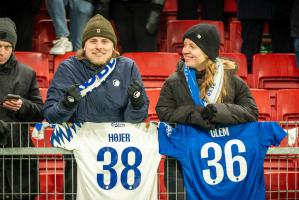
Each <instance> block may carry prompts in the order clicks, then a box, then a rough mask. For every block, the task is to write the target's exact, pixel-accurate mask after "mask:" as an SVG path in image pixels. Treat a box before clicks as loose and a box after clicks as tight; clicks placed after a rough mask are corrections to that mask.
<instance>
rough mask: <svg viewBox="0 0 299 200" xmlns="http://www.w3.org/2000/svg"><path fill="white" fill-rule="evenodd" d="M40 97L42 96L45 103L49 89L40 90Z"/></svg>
mask: <svg viewBox="0 0 299 200" xmlns="http://www.w3.org/2000/svg"><path fill="white" fill-rule="evenodd" d="M39 92H40V95H41V96H42V100H43V102H44V103H45V102H46V99H47V93H48V88H39Z"/></svg>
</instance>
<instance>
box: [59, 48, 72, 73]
mask: <svg viewBox="0 0 299 200" xmlns="http://www.w3.org/2000/svg"><path fill="white" fill-rule="evenodd" d="M74 55H76V52H67V53H65V54H64V55H57V56H54V64H53V65H54V73H55V72H56V70H57V69H58V66H59V65H60V63H61V62H62V61H64V60H66V59H68V58H69V57H71V56H74Z"/></svg>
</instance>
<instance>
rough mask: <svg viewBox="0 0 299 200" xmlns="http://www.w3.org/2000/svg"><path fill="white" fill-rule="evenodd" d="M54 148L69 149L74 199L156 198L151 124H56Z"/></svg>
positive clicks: (154, 139)
mask: <svg viewBox="0 0 299 200" xmlns="http://www.w3.org/2000/svg"><path fill="white" fill-rule="evenodd" d="M51 143H52V145H53V146H55V147H61V148H64V149H67V150H73V153H74V155H75V159H76V162H77V165H78V176H77V199H78V200H91V199H105V200H108V199H111V200H112V199H115V200H121V199H124V200H125V199H128V200H134V199H136V200H140V199H142V200H154V199H157V197H158V196H157V168H158V165H159V162H160V159H161V155H160V154H159V145H158V135H157V126H156V125H155V124H152V123H150V124H144V123H142V124H130V123H84V124H71V125H66V124H63V125H56V127H55V130H54V132H53V134H52V137H51Z"/></svg>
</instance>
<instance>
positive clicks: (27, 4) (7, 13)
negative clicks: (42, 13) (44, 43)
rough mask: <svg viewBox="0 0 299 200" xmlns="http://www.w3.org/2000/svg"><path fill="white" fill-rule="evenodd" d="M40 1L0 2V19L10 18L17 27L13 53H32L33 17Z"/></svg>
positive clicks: (8, 0) (10, 0)
mask: <svg viewBox="0 0 299 200" xmlns="http://www.w3.org/2000/svg"><path fill="white" fill-rule="evenodd" d="M41 4H42V0H4V1H1V2H0V17H8V18H10V19H11V20H12V21H13V22H14V23H15V24H16V27H17V35H18V38H19V39H18V43H17V44H16V47H15V49H14V50H15V51H33V47H32V43H33V41H32V39H33V35H34V22H35V17H36V15H37V14H38V11H39V9H40V7H41Z"/></svg>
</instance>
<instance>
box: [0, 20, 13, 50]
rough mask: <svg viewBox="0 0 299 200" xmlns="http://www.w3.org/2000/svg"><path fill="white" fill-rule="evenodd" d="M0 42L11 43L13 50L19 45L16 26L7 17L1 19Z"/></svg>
mask: <svg viewBox="0 0 299 200" xmlns="http://www.w3.org/2000/svg"><path fill="white" fill-rule="evenodd" d="M0 40H2V41H7V42H9V43H11V45H12V46H13V48H15V46H16V43H17V33H16V25H15V23H14V22H13V21H12V20H11V19H9V18H7V17H3V18H0Z"/></svg>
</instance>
